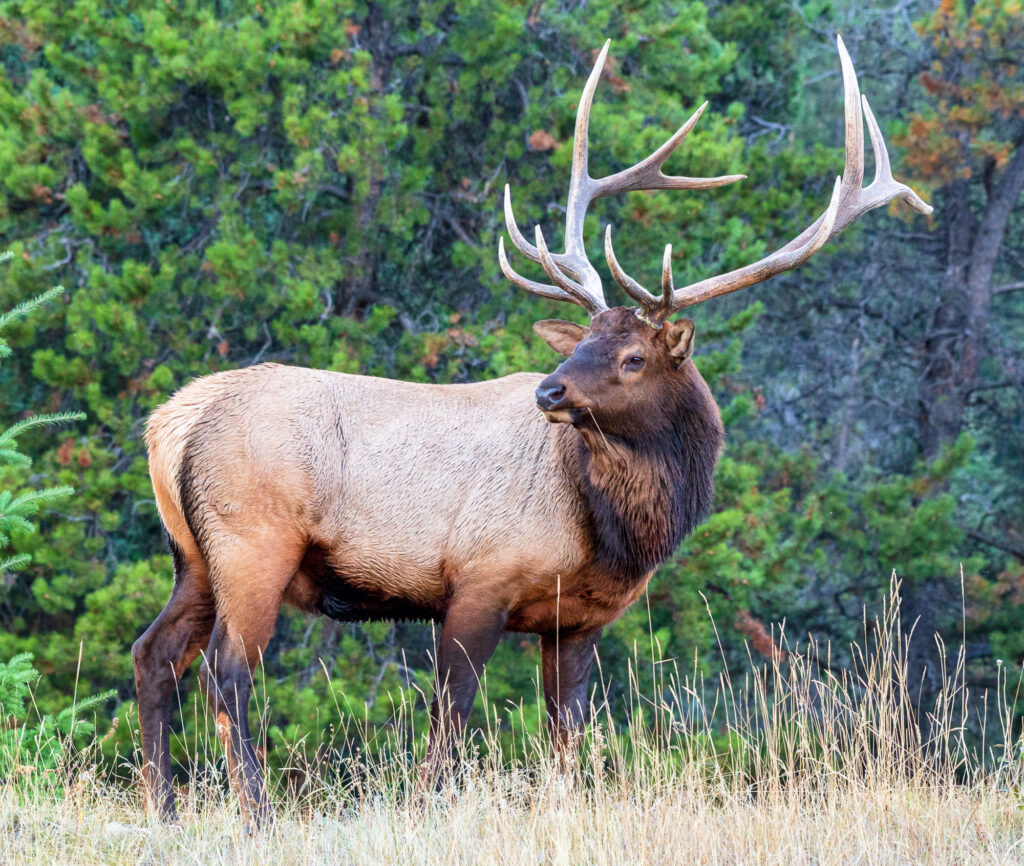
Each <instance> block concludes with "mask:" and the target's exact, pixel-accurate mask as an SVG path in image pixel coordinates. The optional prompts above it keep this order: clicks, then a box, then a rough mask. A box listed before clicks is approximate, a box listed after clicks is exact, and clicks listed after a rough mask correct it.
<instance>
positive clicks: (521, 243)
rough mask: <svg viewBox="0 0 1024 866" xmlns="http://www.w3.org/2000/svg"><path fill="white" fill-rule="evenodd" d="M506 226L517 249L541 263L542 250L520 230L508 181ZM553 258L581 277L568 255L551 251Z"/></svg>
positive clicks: (506, 190)
mask: <svg viewBox="0 0 1024 866" xmlns="http://www.w3.org/2000/svg"><path fill="white" fill-rule="evenodd" d="M505 228H506V229H507V230H508V234H509V237H510V238H512V243H513V244H515V246H516V249H517V250H519V252H521V253H522V254H523V255H524V256H526V257H527V258H528V259H529V260H530V261H532V262H538V263H539V262H540V252H539V251H538V250H537V248H536V247H535V246H534V245H533V244H531V243H530V242H529V241H528V240H527V239H526V237H525V236H524V235H523V233H522V232H521V231H519V225H518V223H517V222H516V218H515V214H514V213H513V212H512V192H511V190H510V188H509V185H508V184H507V183H506V184H505ZM551 258H552V259H553V260H554V261H555V263H556V264H557V265H558V267H559V268H560V269H561V270H562V271H563V272H564V273H565V274H566V275H567V276H569V277H572V278H575V279H579V273H578V272H577V270H576V268H575V267H574V266H573V263H572V261H570V260H569V257H568V256H565V255H561V254H559V253H551Z"/></svg>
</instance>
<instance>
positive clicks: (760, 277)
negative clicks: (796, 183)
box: [605, 36, 932, 327]
mask: <svg viewBox="0 0 1024 866" xmlns="http://www.w3.org/2000/svg"><path fill="white" fill-rule="evenodd" d="M836 44H837V45H838V48H839V61H840V64H841V66H842V69H843V91H844V101H845V120H846V164H845V166H844V168H843V176H842V178H841V179H840V178H838V177H837V178H836V183H835V187H834V188H833V190H832V199H831V201H830V202H829V205H828V208H827V209H826V211H825V213H823V214H822V215H821V216H820V217H818V219H817V220H815V221H814V222H813V223H812V224H811V225H809V226H808V227H807V228H806V229H804V230H803V232H801V233H800V234H799V235H798V236H797V237H796V238H794V239H793V240H791V241H790V242H789V243H788V244H786V245H785V246H784V247H782V248H781V249H779V250H777V251H776V252H774V253H772V254H771V255H769V256H766V257H765V258H763V259H761V260H760V261H757V262H754V263H753V264H750V265H746V266H745V267H742V268H737V269H736V270H733V271H729V272H728V273H725V274H719V275H718V276H715V277H709V278H708V279H706V280H701V281H700V282H697V283H693V284H692V285H689V286H686V287H685V288H682V289H673V288H672V270H671V261H670V255H671V249H672V248H671V246H668V247H666V248H665V259H664V266H663V268H662V278H661V286H662V294H661V297H659V298H655V297H654V296H653V295H652V294H651V293H650V292H648V291H647V290H646V289H645V288H643V286H641V285H640V284H639V283H638V282H637V281H636V280H634V279H633V278H632V277H630V276H629V275H627V274H626V273H625V272H624V271H623V270H622V268H621V267H619V263H618V261H617V260H616V258H615V253H614V251H613V250H612V239H611V226H609V227H608V230H607V231H606V233H605V255H606V257H607V259H608V264H609V266H610V268H611V272H612V276H613V277H614V278H615V281H616V282H617V283H618V284H619V285H620V286H622V288H623V289H625V290H626V291H627V292H628V293H629V294H630V295H631V296H632V297H633V298H635V299H636V300H637V301H638V302H639V303H640V305H641V308H642V309H641V310H638V311H637V315H638V316H640V317H641V318H643V319H644V320H645V321H647V320H648V319H650V320H652V321H653V323H655V324H656V326H658V327H660V322H662V321H664V319H665V318H667V317H668V316H669V315H671V314H672V313H675V312H677V311H679V310H681V309H683V308H684V307H689V306H692V305H693V304H699V303H700V302H701V301H706V300H708V299H709V298H716V297H718V296H719V295H725V294H728V293H729V292H735V291H737V290H738V289H745V288H746V287H747V286H752V285H754V284H755V283H760V282H764V281H765V280H767V279H768V278H769V277H773V276H775V275H776V274H781V273H782V272H784V271H790V270H792V269H793V268H795V267H797V266H798V265H801V264H803V263H804V262H806V261H807V260H808V259H809V258H810V257H811V256H813V255H814V254H815V253H816V252H817V251H818V250H820V249H821V248H822V246H824V244H825V243H827V242H828V241H830V240H831V239H832V238H834V237H835V236H836V235H838V234H839V233H840V232H841V231H842V230H843V229H844V228H846V227H847V226H848V225H849V224H850V223H852V222H853V221H854V220H855V219H857V218H858V217H859V216H861V215H862V214H864V213H866V212H867V211H869V210H872V209H873V208H876V207H881V206H882V205H885V204H888V203H889V202H891V201H892V200H893V199H896V198H902V199H903V200H904V201H906V202H907V203H908V204H909V205H910V206H911V207H912V208H914V210H916V211H919V212H920V213H924V214H928V213H931V212H932V208H931V206H930V205H927V204H925V203H924V202H923V201H922V200H921V199H920V197H919V196H918V195H917V193H915V192H914V191H913V190H912V189H911V188H910V187H908V186H906V185H904V184H902V183H899V182H898V181H896V180H895V179H893V176H892V169H891V168H890V166H889V154H888V152H887V151H886V149H885V141H884V140H883V138H882V133H881V131H880V130H879V128H878V124H877V123H876V122H875V116H874V115H873V114H872V113H871V107H870V106H869V105H868V101H867V99H866V98H864V97H862V96H861V94H860V88H859V87H858V85H857V73H856V72H854V69H853V63H852V62H851V61H850V55H849V54H847V52H846V46H845V45H843V40H842V38H841V37H839V36H837V37H836ZM862 106H863V116H864V119H866V120H867V123H868V132H869V133H870V134H871V149H872V150H873V151H874V154H875V177H874V179H873V180H872V182H871V183H870V184H869V185H868V186H867V187H864V188H861V183H862V182H863V180H864V126H863V123H862V120H861V110H862V108H861V107H862Z"/></svg>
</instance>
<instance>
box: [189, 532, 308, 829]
mask: <svg viewBox="0 0 1024 866" xmlns="http://www.w3.org/2000/svg"><path fill="white" fill-rule="evenodd" d="M300 558H301V552H298V553H297V554H295V555H282V554H281V553H273V552H264V551H259V550H256V549H253V550H250V551H246V555H245V556H244V557H242V558H241V559H236V562H235V565H234V567H232V569H231V570H230V572H225V571H218V572H217V573H216V585H217V619H216V622H215V623H214V626H213V634H212V635H211V637H210V643H209V646H208V647H207V648H206V657H205V658H204V660H203V663H202V665H201V666H200V669H199V677H200V684H201V685H202V686H203V691H204V692H205V693H206V698H207V701H208V702H209V705H210V709H211V711H212V713H213V717H214V720H215V723H216V725H217V736H218V738H219V739H220V741H221V743H222V744H223V746H224V751H225V754H226V756H227V761H228V771H229V773H230V775H231V784H232V788H233V789H234V790H235V791H236V793H237V794H238V796H239V800H240V802H241V806H242V812H243V815H244V816H245V817H246V819H247V820H248V821H249V823H250V825H251V826H252V827H254V828H256V827H259V826H262V825H264V824H266V823H269V822H270V821H271V820H272V817H273V816H272V814H271V810H270V802H269V799H268V797H267V791H266V785H265V783H264V780H263V770H262V767H261V762H260V759H259V756H258V755H257V753H256V748H255V746H254V744H253V740H252V733H251V731H250V729H249V696H250V694H251V692H252V682H253V679H252V675H253V671H254V670H255V668H256V666H257V665H258V664H259V663H260V661H261V660H262V658H263V652H264V650H265V649H266V647H267V644H268V643H269V641H270V638H271V636H272V635H273V633H274V624H275V622H276V621H277V616H278V613H279V612H280V609H281V601H282V598H283V595H284V590H285V587H286V586H287V585H288V582H289V581H290V580H291V578H292V576H293V575H294V574H295V571H296V569H297V567H298V564H299V559H300Z"/></svg>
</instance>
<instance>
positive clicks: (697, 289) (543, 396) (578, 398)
mask: <svg viewBox="0 0 1024 866" xmlns="http://www.w3.org/2000/svg"><path fill="white" fill-rule="evenodd" d="M836 41H837V45H838V48H839V60H840V64H841V66H842V71H843V91H844V101H845V126H846V160H845V166H844V169H843V176H842V177H841V178H838V177H837V178H836V182H835V187H834V188H833V191H832V198H831V201H830V202H829V205H828V207H827V208H826V209H825V212H824V213H823V214H822V215H821V216H819V217H818V219H817V220H815V221H814V222H813V223H811V225H809V226H808V227H807V228H806V229H804V231H803V232H801V233H800V234H799V235H798V236H797V237H796V238H794V239H793V240H791V241H790V242H789V243H788V244H786V245H785V246H784V247H782V248H781V249H779V250H777V251H776V252H774V253H772V254H770V255H768V256H766V257H765V258H763V259H761V260H760V261H757V262H754V263H753V264H749V265H746V266H744V267H742V268H737V269H736V270H733V271H729V272H728V273H724V274H719V275H717V276H713V277H709V278H707V279H704V280H701V281H700V282H697V283H693V284H691V285H689V286H685V287H683V288H676V287H675V286H674V285H673V280H672V246H671V244H669V245H667V246H666V247H665V255H664V259H663V262H662V271H661V294H660V295H658V296H655V295H654V294H652V293H651V292H650V291H648V290H647V289H646V288H644V287H643V286H642V285H641V284H640V283H639V282H637V281H636V280H635V279H633V278H632V277H631V276H629V275H628V274H627V273H626V272H625V271H624V270H623V269H622V267H621V266H620V265H619V262H618V260H617V259H616V258H615V251H614V249H613V248H612V234H611V226H608V227H607V228H606V230H605V237H604V251H605V258H606V259H607V262H608V267H609V269H610V270H611V274H612V277H613V278H614V279H615V282H616V283H618V284H619V286H621V287H622V289H623V290H624V291H625V292H626V294H628V295H629V296H630V297H631V298H632V299H633V300H634V301H636V302H637V306H636V307H635V308H629V309H627V308H625V307H617V308H615V309H609V308H608V305H607V304H606V303H605V299H604V292H603V290H602V287H601V278H600V276H599V274H598V272H597V269H596V268H595V267H594V266H593V265H592V264H591V263H590V261H589V259H588V258H587V254H586V249H585V245H584V242H583V222H584V218H585V216H586V212H587V208H588V207H589V206H590V203H591V202H592V201H594V199H597V198H601V197H602V196H608V195H616V194H617V193H622V192H630V191H632V190H657V189H711V188H713V187H718V186H723V185H725V184H728V183H733V182H734V181H737V180H742V179H743V178H744V177H745V175H741V174H736V175H726V176H723V177H707V178H695V177H676V176H670V175H666V174H664V173H663V172H662V166H663V165H664V164H665V161H666V160H667V159H668V157H669V155H670V154H671V153H672V152H673V151H674V150H675V149H676V148H677V147H678V146H679V145H680V144H681V143H682V141H683V139H684V138H686V136H687V135H688V134H689V132H690V130H691V129H693V127H694V125H695V124H696V123H697V121H698V120H699V119H700V116H701V114H702V113H703V112H704V109H705V108H706V107H707V103H706V102H705V103H704V104H703V105H702V106H700V108H698V109H697V110H696V111H695V112H694V113H693V115H692V116H691V117H690V119H689V120H687V121H686V123H684V124H683V125H682V126H681V127H680V128H679V130H678V131H677V132H676V133H675V134H674V135H673V136H672V137H671V138H669V139H668V141H666V142H665V143H664V144H663V145H662V146H661V147H659V148H658V149H657V150H656V151H654V153H652V154H651V155H650V156H648V157H647V158H646V159H644V160H642V161H640V162H639V163H637V164H636V165H633V166H631V167H629V168H626V169H623V170H622V171H620V172H617V173H616V174H612V175H608V176H607V177H602V178H593V177H591V176H590V174H589V171H588V136H587V132H588V127H589V125H590V107H591V105H592V103H593V100H594V91H595V89H596V88H597V82H598V79H599V78H600V76H601V70H602V68H603V67H604V62H605V58H606V57H607V54H608V46H609V44H610V42H606V43H605V45H604V48H602V49H601V53H600V55H599V56H598V58H597V62H596V63H595V65H594V69H593V71H592V72H591V73H590V78H589V79H588V80H587V84H586V86H585V87H584V89H583V95H582V97H581V98H580V104H579V109H578V111H577V113H576V132H575V136H574V138H573V159H572V172H571V175H570V180H569V198H568V203H567V205H566V211H565V252H562V253H552V252H550V251H549V250H548V247H547V244H546V243H545V240H544V235H543V233H542V231H541V228H540V226H537V227H536V230H535V243H534V244H531V243H530V242H529V241H528V240H527V239H526V238H525V237H524V236H523V234H522V232H520V231H519V227H518V225H517V224H516V220H515V216H514V215H513V213H512V197H511V193H510V191H509V187H508V185H506V186H505V225H506V227H507V229H508V233H509V236H510V237H511V239H512V243H513V244H514V245H515V247H516V249H518V250H519V251H520V252H521V253H522V254H523V255H525V256H526V257H527V258H528V259H531V260H532V261H534V262H537V263H538V264H540V266H541V267H542V268H543V269H544V272H545V273H546V274H547V275H548V277H549V278H550V279H551V283H550V284H549V283H539V282H534V281H533V280H530V279H527V278H525V277H523V276H520V275H519V274H518V273H516V272H515V271H514V270H513V269H512V266H511V265H510V264H509V261H508V258H507V256H506V255H505V245H504V239H503V238H502V239H500V240H499V241H498V261H499V262H500V264H501V269H502V272H503V273H504V274H505V276H506V277H507V278H508V279H509V280H511V281H512V282H513V283H515V284H516V285H517V286H520V287H521V288H524V289H526V290H527V291H528V292H532V293H533V294H535V295H540V296H541V297H545V298H552V299H554V300H559V301H569V302H570V303H574V304H579V305H580V306H582V307H583V308H584V309H585V310H587V312H589V313H590V315H591V317H592V321H591V324H590V327H589V328H584V327H582V326H581V325H577V324H574V323H572V322H564V321H560V320H554V319H548V320H544V321H540V322H537V323H536V324H535V325H534V330H535V331H536V332H537V333H538V334H539V335H540V336H541V337H543V338H544V340H545V341H547V343H548V344H549V345H550V346H551V347H552V348H553V349H554V350H555V351H556V352H559V353H561V354H563V355H566V356H568V359H567V360H566V361H564V362H563V363H562V364H561V365H560V366H559V367H558V369H557V370H555V372H554V373H552V374H551V375H550V376H548V377H547V378H546V379H544V381H543V382H541V384H540V387H539V388H538V389H537V405H538V407H539V408H540V409H541V410H542V411H543V412H544V413H545V415H546V416H547V418H548V420H549V421H552V422H556V423H559V422H567V423H571V424H574V425H577V426H579V425H581V424H585V423H586V422H587V421H588V419H589V420H593V421H594V422H595V423H596V424H597V425H598V426H599V427H600V428H601V429H602V431H608V432H613V431H615V430H616V428H623V429H627V428H633V429H635V428H636V426H637V425H638V424H641V425H642V424H643V423H644V419H647V418H650V417H651V416H650V415H649V414H647V412H646V410H647V409H648V408H651V407H655V406H658V405H661V404H664V403H666V402H668V403H671V402H672V401H671V400H668V401H665V400H663V399H662V400H659V399H658V398H659V395H665V394H666V393H671V389H672V388H673V387H678V386H679V385H681V384H682V380H684V379H685V377H686V376H688V375H692V372H691V367H690V365H688V364H687V363H686V361H687V359H688V358H689V357H690V354H691V352H692V351H693V335H694V328H693V322H691V321H690V320H689V319H682V320H680V321H676V322H669V321H668V320H669V317H670V316H672V315H673V314H675V313H677V312H679V311H680V310H682V309H683V308H684V307H689V306H692V305H694V304H698V303H701V302H702V301H706V300H708V299H709V298H715V297H718V296H719V295H725V294H728V293H729V292H735V291H737V290H739V289H744V288H746V287H748V286H752V285H755V284H756V283H760V282H763V281H764V280H767V279H768V278H769V277H772V276H774V275H775V274H779V273H782V272H784V271H789V270H792V269H793V268H796V267H798V266H799V265H801V264H803V263H804V262H805V261H807V260H808V259H809V258H810V257H811V256H812V255H814V254H815V253H816V252H817V251H818V250H819V249H821V248H822V246H824V244H825V243H827V242H828V241H829V240H831V239H832V238H834V237H835V236H836V235H838V234H839V233H840V232H841V231H842V230H843V229H844V228H846V226H848V225H849V224H850V223H852V222H853V221H854V220H855V219H857V218H858V217H859V216H861V215H862V214H864V213H866V212H867V211H869V210H872V209H873V208H877V207H881V206H882V205H885V204H888V203H889V202H890V201H892V200H893V199H896V198H902V199H903V200H904V201H906V202H907V203H908V204H909V205H910V206H911V207H913V208H914V209H915V210H917V211H920V212H921V213H926V214H927V213H931V210H932V209H931V207H930V206H928V205H927V204H925V203H924V202H923V201H922V200H921V199H920V198H919V197H918V196H917V194H916V193H915V192H914V191H913V190H912V189H910V188H909V187H908V186H905V185H904V184H902V183H899V182H897V181H896V180H894V179H893V176H892V171H891V169H890V166H889V155H888V153H887V152H886V148H885V142H884V141H883V139H882V133H881V131H880V130H879V128H878V124H877V123H876V122H875V118H874V115H873V114H872V113H871V108H870V107H869V106H868V102H867V99H865V98H863V97H861V95H860V88H859V87H858V84H857V75H856V73H855V72H854V69H853V63H852V62H851V61H850V56H849V54H847V52H846V47H845V46H844V45H843V40H842V39H841V38H839V37H837V40H836ZM862 118H863V120H866V121H867V125H868V132H869V134H870V136H871V147H872V150H873V151H874V156H875V177H874V179H873V181H872V182H871V183H870V184H869V185H868V186H867V187H862V186H861V185H862V183H863V180H864V126H863V120H862ZM666 389H668V390H666ZM657 414H659V413H657V412H655V413H654V415H655V416H656V415H657ZM654 420H655V419H652V421H654Z"/></svg>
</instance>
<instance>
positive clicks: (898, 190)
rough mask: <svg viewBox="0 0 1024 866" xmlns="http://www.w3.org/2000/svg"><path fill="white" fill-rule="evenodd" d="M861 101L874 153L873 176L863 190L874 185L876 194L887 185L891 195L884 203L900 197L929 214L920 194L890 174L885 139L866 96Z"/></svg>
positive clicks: (930, 209)
mask: <svg viewBox="0 0 1024 866" xmlns="http://www.w3.org/2000/svg"><path fill="white" fill-rule="evenodd" d="M861 101H862V103H863V105H864V118H865V119H866V120H867V122H868V132H869V133H870V134H871V150H872V151H873V153H874V154H875V177H874V179H873V180H872V181H871V185H870V186H869V187H868V188H867V189H866V190H864V192H865V194H867V193H869V192H870V191H871V190H873V189H874V188H875V186H876V185H877V186H878V188H879V189H878V192H877V193H876V195H878V194H881V193H882V190H883V189H884V188H886V187H889V188H891V191H892V195H890V196H889V198H887V199H886V200H885V203H886V204H888V203H889V202H890V201H892V199H894V198H896V197H900V198H902V199H903V200H904V201H905V202H906V203H907V204H909V205H910V206H911V207H912V208H913V209H914V210H916V211H917V212H918V213H923V214H926V215H927V214H930V213H931V212H932V210H933V208H932V206H931V205H930V204H926V203H925V201H924V200H923V199H922V198H921V196H919V195H918V194H917V193H916V192H914V191H913V190H912V189H911V188H910V187H909V186H907V185H906V184H905V183H900V182H899V181H897V180H896V179H895V178H894V177H893V176H892V168H891V167H890V165H889V151H888V150H886V148H885V139H884V138H882V132H881V130H879V128H878V123H877V121H876V120H875V115H874V114H873V113H872V111H871V106H870V105H868V99H867V97H866V96H862V97H861ZM888 192H889V190H888V189H887V190H886V194H888Z"/></svg>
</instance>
